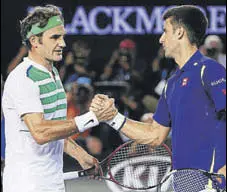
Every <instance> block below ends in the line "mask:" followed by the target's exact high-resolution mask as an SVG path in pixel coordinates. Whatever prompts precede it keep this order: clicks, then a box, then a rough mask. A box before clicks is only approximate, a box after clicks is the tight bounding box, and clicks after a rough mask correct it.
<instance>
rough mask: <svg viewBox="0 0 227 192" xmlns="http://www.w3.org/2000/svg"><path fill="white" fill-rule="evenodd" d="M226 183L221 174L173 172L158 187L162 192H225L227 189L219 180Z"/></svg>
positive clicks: (201, 171) (194, 171)
mask: <svg viewBox="0 0 227 192" xmlns="http://www.w3.org/2000/svg"><path fill="white" fill-rule="evenodd" d="M219 179H221V180H222V181H224V179H225V178H224V176H223V175H221V174H216V173H210V172H207V171H204V170H200V169H179V170H173V171H171V172H170V173H168V174H167V175H166V177H165V178H164V179H163V180H162V181H161V182H160V186H159V187H158V188H159V190H158V191H160V192H167V191H168V192H224V191H226V189H221V188H224V186H222V187H221V184H220V183H219V182H218V180H219Z"/></svg>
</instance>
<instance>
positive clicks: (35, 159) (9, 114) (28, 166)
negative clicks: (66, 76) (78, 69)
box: [2, 58, 67, 192]
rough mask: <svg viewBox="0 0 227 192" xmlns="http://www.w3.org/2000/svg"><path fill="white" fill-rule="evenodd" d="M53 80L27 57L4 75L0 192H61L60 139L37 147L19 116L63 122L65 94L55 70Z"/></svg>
mask: <svg viewBox="0 0 227 192" xmlns="http://www.w3.org/2000/svg"><path fill="white" fill-rule="evenodd" d="M53 72H54V73H55V79H54V78H53V76H52V74H51V73H50V72H49V71H48V70H47V69H46V68H45V67H43V66H42V65H39V64H36V63H34V62H33V61H32V60H30V59H28V58H24V61H23V62H22V63H21V64H19V65H18V67H17V68H16V69H15V70H13V71H12V72H11V73H10V75H9V76H8V78H7V80H6V82H5V87H4V92H3V98H2V105H3V112H4V116H5V136H6V157H5V170H4V174H3V190H4V192H64V191H65V187H64V180H63V147H64V140H57V141H52V142H49V143H46V144H44V145H39V144H37V143H36V141H35V140H34V139H33V137H32V135H31V134H30V132H29V129H28V127H27V126H26V125H25V123H24V122H23V121H22V119H21V116H22V115H23V114H26V113H40V112H41V113H44V117H45V119H46V120H60V119H66V109H67V101H66V95H65V91H64V89H63V86H62V83H61V81H60V77H59V74H58V72H57V70H56V69H55V68H53Z"/></svg>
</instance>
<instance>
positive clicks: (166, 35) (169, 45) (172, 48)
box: [159, 18, 179, 58]
mask: <svg viewBox="0 0 227 192" xmlns="http://www.w3.org/2000/svg"><path fill="white" fill-rule="evenodd" d="M170 21H171V19H170V18H168V19H166V20H165V22H164V29H163V34H162V36H161V38H160V40H159V42H160V43H161V44H162V46H163V49H164V51H165V56H166V57H169V58H174V56H175V54H176V53H177V50H178V46H179V45H178V38H177V35H176V31H175V30H174V28H173V25H172V24H171V22H170Z"/></svg>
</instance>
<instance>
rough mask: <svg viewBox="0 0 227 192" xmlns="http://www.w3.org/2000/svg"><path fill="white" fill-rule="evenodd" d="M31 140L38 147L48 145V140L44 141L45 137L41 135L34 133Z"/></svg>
mask: <svg viewBox="0 0 227 192" xmlns="http://www.w3.org/2000/svg"><path fill="white" fill-rule="evenodd" d="M33 138H34V140H35V142H36V143H37V144H38V145H44V144H46V143H48V140H47V139H45V136H44V135H43V134H40V133H35V134H33Z"/></svg>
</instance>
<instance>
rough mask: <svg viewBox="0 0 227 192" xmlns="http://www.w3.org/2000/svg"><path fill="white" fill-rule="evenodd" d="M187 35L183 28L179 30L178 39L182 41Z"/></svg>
mask: <svg viewBox="0 0 227 192" xmlns="http://www.w3.org/2000/svg"><path fill="white" fill-rule="evenodd" d="M184 34H185V29H184V28H183V27H178V28H177V37H178V39H182V38H183V36H184Z"/></svg>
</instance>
